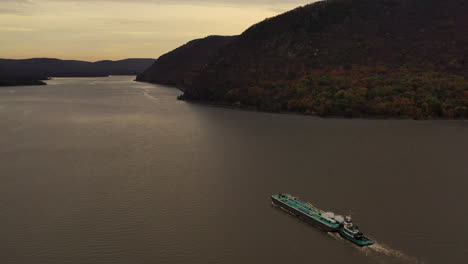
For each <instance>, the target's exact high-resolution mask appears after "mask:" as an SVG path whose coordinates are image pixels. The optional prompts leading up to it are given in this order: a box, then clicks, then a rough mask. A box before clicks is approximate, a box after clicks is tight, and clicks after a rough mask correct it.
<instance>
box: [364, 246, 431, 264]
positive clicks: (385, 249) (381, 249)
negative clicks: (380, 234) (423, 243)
mask: <svg viewBox="0 0 468 264" xmlns="http://www.w3.org/2000/svg"><path fill="white" fill-rule="evenodd" d="M362 250H363V252H364V253H365V254H369V253H378V254H383V255H385V256H388V257H393V258H398V259H401V260H403V261H405V262H407V263H414V264H424V261H421V260H418V259H417V258H415V257H412V256H409V255H407V254H405V253H403V252H401V251H399V250H396V249H393V248H391V247H389V246H387V245H384V244H381V243H375V244H374V245H372V246H369V247H366V248H362Z"/></svg>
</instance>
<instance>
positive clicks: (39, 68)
mask: <svg viewBox="0 0 468 264" xmlns="http://www.w3.org/2000/svg"><path fill="white" fill-rule="evenodd" d="M154 61H155V60H154V59H125V60H120V61H98V62H87V61H76V60H59V59H48V58H35V59H24V60H10V59H0V85H2V86H5V85H8V86H9V85H35V84H41V82H40V81H38V80H45V79H47V78H49V77H101V76H109V75H137V74H139V73H141V72H143V71H144V70H145V69H147V68H148V67H149V66H150V65H151V64H153V63H154Z"/></svg>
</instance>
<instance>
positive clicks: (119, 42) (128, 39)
mask: <svg viewBox="0 0 468 264" xmlns="http://www.w3.org/2000/svg"><path fill="white" fill-rule="evenodd" d="M314 1H315V0H0V58H10V59H24V58H36V57H47V58H60V59H77V60H88V61H97V60H103V59H110V60H118V59H124V58H157V57H159V56H160V55H162V54H164V53H166V52H169V51H171V50H173V49H175V48H177V47H179V46H181V45H183V44H185V43H186V42H188V41H190V40H193V39H196V38H202V37H205V36H208V35H237V34H240V33H242V32H243V31H244V30H246V29H247V28H248V27H249V26H251V25H253V24H255V23H257V22H260V21H262V20H264V19H265V18H268V17H272V16H275V15H278V14H281V13H283V12H285V11H288V10H290V9H293V8H295V7H298V6H301V5H305V4H308V3H310V2H314Z"/></svg>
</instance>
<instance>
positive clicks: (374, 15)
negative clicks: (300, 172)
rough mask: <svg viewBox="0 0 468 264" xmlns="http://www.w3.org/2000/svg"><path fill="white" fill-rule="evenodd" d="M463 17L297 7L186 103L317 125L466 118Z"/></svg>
mask: <svg viewBox="0 0 468 264" xmlns="http://www.w3.org/2000/svg"><path fill="white" fill-rule="evenodd" d="M466 14H468V1H466V0H445V1H440V0H327V1H321V2H316V3H313V4H310V5H307V6H304V7H299V8H297V9H294V10H292V11H289V12H287V13H284V14H282V15H279V16H277V17H273V18H270V19H267V20H265V21H263V22H261V23H258V24H256V25H254V26H252V27H250V28H249V29H248V30H246V31H245V32H244V33H243V34H241V35H240V36H239V37H237V38H235V39H233V40H232V41H231V42H229V43H228V44H226V45H224V46H222V47H220V49H219V50H218V51H217V52H216V53H215V56H213V57H212V58H211V59H210V60H209V63H208V64H207V65H206V66H204V67H203V69H202V71H201V73H200V74H199V75H197V77H196V78H193V80H192V82H191V83H190V84H186V85H185V88H184V92H185V93H184V95H183V98H185V99H189V100H203V101H207V102H211V103H216V104H225V105H235V106H242V107H252V108H256V109H260V110H271V111H298V112H304V113H310V114H319V115H349V116H358V115H384V116H414V117H429V116H430V117H449V118H454V117H455V118H457V117H468V81H467V79H466V78H467V76H468V16H467V15H466ZM183 78H185V76H182V77H181V78H180V79H179V80H181V79H183ZM182 83H183V82H182Z"/></svg>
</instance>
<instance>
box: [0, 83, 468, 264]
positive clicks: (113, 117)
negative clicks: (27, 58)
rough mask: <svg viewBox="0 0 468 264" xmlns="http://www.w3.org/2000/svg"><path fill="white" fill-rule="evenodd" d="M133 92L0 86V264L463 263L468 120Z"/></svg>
mask: <svg viewBox="0 0 468 264" xmlns="http://www.w3.org/2000/svg"><path fill="white" fill-rule="evenodd" d="M133 78H134V77H132V76H120V77H110V78H63V79H54V80H51V81H48V83H49V85H48V86H36V87H2V88H0V241H1V243H0V263H3V264H7V263H8V264H42V263H44V264H56V263H57V264H67V263H70V264H87V263H89V264H91V263H92V264H101V263H103V264H105V263H109V264H119V263H125V264H133V263H168V264H173V263H174V264H179V263H188V264H190V263H203V264H205V263H233V264H234V263H235V264H239V263H246V264H247V263H272V264H274V263H281V264H284V263H295V264H297V263H307V264H309V263H330V264H335V263H359V264H361V263H428V264H430V263H434V264H435V263H450V264H451V263H454V264H457V263H467V261H468V260H467V259H468V224H467V223H468V208H467V207H468V205H467V203H468V122H466V121H413V120H364V119H321V118H317V117H306V116H296V115H281V114H269V113H258V112H248V111H239V110H230V109H223V108H216V107H210V106H205V105H199V104H193V103H188V102H182V101H177V100H176V97H177V95H179V94H180V92H179V91H178V90H176V89H174V88H170V87H165V86H158V85H150V84H144V83H136V82H133V81H132V79H133ZM279 192H284V193H292V194H294V195H298V196H300V197H301V198H302V199H305V200H308V201H310V202H312V203H314V204H315V205H316V206H318V207H319V208H321V209H324V210H327V211H328V210H329V211H334V212H335V213H339V214H352V215H353V217H354V221H355V223H356V224H358V225H359V226H360V227H361V229H362V231H364V233H365V234H367V235H368V236H369V237H371V238H372V239H374V240H376V241H377V244H376V245H375V246H372V247H369V248H358V247H356V246H353V245H352V244H350V243H349V242H347V241H344V240H343V239H340V238H339V237H337V236H335V235H332V234H327V233H324V232H322V231H319V230H317V229H315V228H314V227H311V226H310V225H308V224H306V223H304V222H302V221H300V220H298V219H297V218H295V217H293V216H292V215H290V214H288V213H285V212H284V211H282V210H279V209H277V208H273V207H272V206H271V204H270V200H269V196H270V195H271V194H275V193H279Z"/></svg>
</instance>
